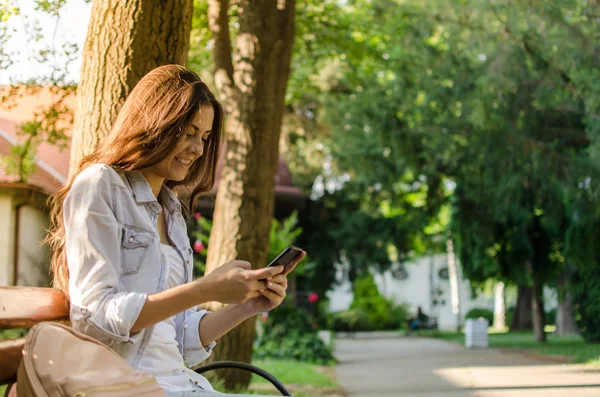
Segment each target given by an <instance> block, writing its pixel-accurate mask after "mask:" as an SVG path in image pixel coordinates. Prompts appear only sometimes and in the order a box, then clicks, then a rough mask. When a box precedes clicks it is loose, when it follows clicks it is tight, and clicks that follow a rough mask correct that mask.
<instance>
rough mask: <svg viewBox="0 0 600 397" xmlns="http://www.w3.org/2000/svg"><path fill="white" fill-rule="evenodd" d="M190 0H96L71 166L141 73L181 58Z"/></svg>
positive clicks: (108, 123) (103, 131) (105, 127)
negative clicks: (158, 0)
mask: <svg viewBox="0 0 600 397" xmlns="http://www.w3.org/2000/svg"><path fill="white" fill-rule="evenodd" d="M192 14H193V3H192V0H165V1H161V2H157V1H155V0H128V1H123V0H95V1H94V2H93V5H92V14H91V17H90V24H89V27H88V33H87V37H86V41H85V47H84V51H83V63H82V67H81V81H80V82H79V86H78V88H77V90H78V91H77V113H76V115H75V123H74V129H73V138H72V142H71V159H70V172H73V169H74V167H76V166H77V164H78V162H79V160H80V159H81V158H82V157H84V156H85V155H87V154H89V153H90V152H91V151H92V150H93V149H94V148H95V147H96V146H97V144H98V142H99V141H100V140H101V139H102V138H104V137H105V136H106V135H107V134H108V132H109V131H110V129H111V127H112V123H113V121H114V119H115V117H116V115H117V112H118V111H119V109H120V107H121V105H122V103H123V101H124V100H125V97H126V96H127V95H128V94H129V92H130V91H131V90H132V89H133V87H134V86H135V84H136V83H137V82H138V81H139V80H140V78H141V77H142V76H144V75H145V74H146V73H148V72H149V71H150V70H152V69H154V68H156V67H158V66H161V65H165V64H173V63H176V64H180V65H183V64H185V60H186V57H187V53H188V49H189V38H190V30H191V25H192Z"/></svg>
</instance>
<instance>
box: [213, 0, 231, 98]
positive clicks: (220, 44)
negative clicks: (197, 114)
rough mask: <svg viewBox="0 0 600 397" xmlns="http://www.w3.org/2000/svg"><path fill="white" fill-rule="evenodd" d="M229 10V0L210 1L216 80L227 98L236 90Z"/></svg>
mask: <svg viewBox="0 0 600 397" xmlns="http://www.w3.org/2000/svg"><path fill="white" fill-rule="evenodd" d="M228 9H229V0H209V4H208V26H209V28H210V31H211V32H212V37H213V40H214V46H213V55H214V61H215V80H216V84H217V86H218V87H219V89H220V90H221V91H222V92H223V93H224V94H225V95H226V96H227V97H229V95H228V91H229V92H230V91H231V90H232V89H233V88H234V82H233V62H232V60H231V38H230V36H229V17H228V15H227V11H228Z"/></svg>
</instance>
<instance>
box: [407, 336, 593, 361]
mask: <svg viewBox="0 0 600 397" xmlns="http://www.w3.org/2000/svg"><path fill="white" fill-rule="evenodd" d="M413 335H419V336H429V337H434V338H439V339H444V340H447V341H451V342H458V343H461V344H464V341H465V336H464V334H463V333H462V332H448V331H417V332H414V333H413ZM488 336H489V344H490V347H497V348H507V349H511V348H512V349H521V350H526V351H531V352H533V353H536V354H541V355H546V356H562V357H567V358H569V359H570V360H571V362H574V363H587V364H594V365H598V366H600V343H586V342H585V341H584V340H583V339H582V338H581V337H579V336H557V335H552V334H549V335H548V341H547V342H546V343H545V344H539V343H537V342H536V341H535V337H534V335H533V333H532V332H500V333H492V332H490V334H489V335H488Z"/></svg>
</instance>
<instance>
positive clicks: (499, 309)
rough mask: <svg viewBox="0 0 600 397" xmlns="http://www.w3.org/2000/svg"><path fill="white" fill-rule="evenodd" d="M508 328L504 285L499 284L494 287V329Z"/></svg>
mask: <svg viewBox="0 0 600 397" xmlns="http://www.w3.org/2000/svg"><path fill="white" fill-rule="evenodd" d="M505 328H506V306H505V304H504V283H503V282H501V281H500V282H498V283H496V285H495V286H494V329H496V330H504V329H505Z"/></svg>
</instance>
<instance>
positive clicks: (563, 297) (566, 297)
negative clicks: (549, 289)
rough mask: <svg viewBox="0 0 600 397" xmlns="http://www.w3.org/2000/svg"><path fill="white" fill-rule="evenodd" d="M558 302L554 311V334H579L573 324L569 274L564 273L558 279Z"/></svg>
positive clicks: (575, 325) (573, 316)
mask: <svg viewBox="0 0 600 397" xmlns="http://www.w3.org/2000/svg"><path fill="white" fill-rule="evenodd" d="M558 289H559V301H558V308H557V309H556V334H557V335H575V334H578V333H579V330H578V329H577V324H576V323H575V315H574V308H573V296H572V295H571V287H570V282H569V273H568V271H564V272H562V273H561V275H560V277H559V279H558Z"/></svg>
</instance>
